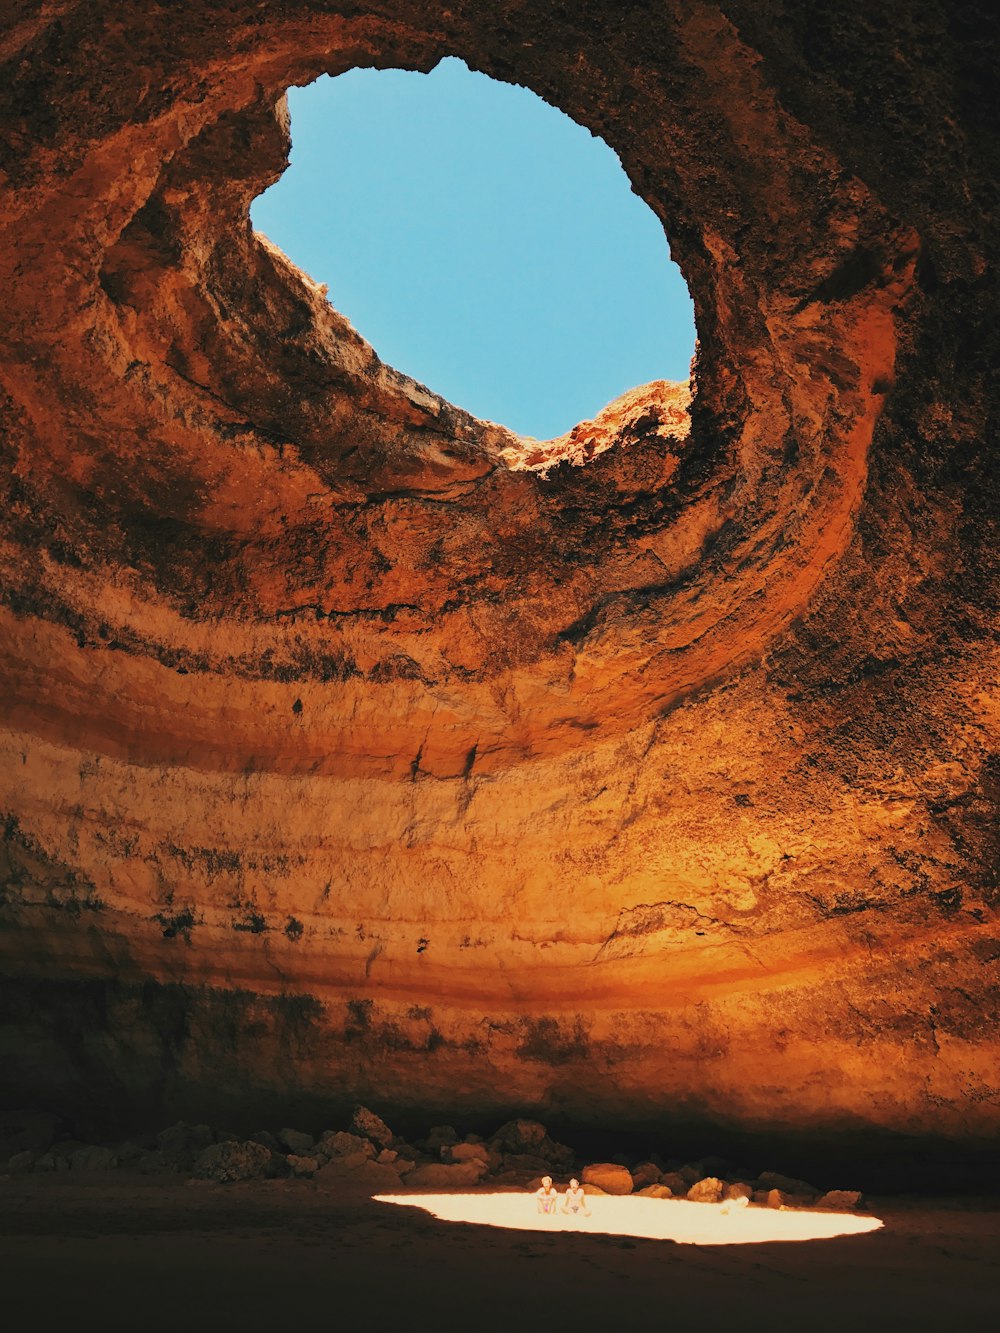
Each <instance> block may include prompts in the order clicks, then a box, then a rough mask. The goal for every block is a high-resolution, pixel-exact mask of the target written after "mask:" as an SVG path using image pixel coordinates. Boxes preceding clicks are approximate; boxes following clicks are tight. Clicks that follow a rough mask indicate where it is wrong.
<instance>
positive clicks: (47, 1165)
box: [35, 1148, 69, 1172]
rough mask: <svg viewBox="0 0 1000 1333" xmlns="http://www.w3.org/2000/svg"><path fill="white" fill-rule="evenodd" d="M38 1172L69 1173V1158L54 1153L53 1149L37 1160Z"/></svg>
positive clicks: (36, 1167) (36, 1168)
mask: <svg viewBox="0 0 1000 1333" xmlns="http://www.w3.org/2000/svg"><path fill="white" fill-rule="evenodd" d="M35 1170H36V1171H43V1172H44V1171H68V1170H69V1158H68V1157H63V1156H62V1155H61V1154H60V1153H57V1152H54V1151H53V1150H52V1149H51V1148H50V1149H49V1150H48V1152H43V1153H42V1154H41V1156H40V1157H37V1158H36V1159H35Z"/></svg>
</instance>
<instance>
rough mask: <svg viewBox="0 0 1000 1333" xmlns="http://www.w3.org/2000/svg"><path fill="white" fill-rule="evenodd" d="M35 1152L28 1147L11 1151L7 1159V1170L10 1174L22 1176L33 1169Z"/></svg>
mask: <svg viewBox="0 0 1000 1333" xmlns="http://www.w3.org/2000/svg"><path fill="white" fill-rule="evenodd" d="M34 1165H35V1154H34V1153H33V1152H32V1151H31V1149H30V1148H25V1149H24V1151H23V1152H16V1153H13V1154H12V1155H11V1156H10V1157H9V1158H8V1160H7V1170H8V1171H9V1172H10V1174H11V1175H12V1176H24V1175H27V1174H28V1172H29V1171H31V1170H33V1169H34Z"/></svg>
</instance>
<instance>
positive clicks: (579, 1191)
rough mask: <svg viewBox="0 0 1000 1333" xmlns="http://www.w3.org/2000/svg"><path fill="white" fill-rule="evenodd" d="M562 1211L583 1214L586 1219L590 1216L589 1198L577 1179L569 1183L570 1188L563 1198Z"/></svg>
mask: <svg viewBox="0 0 1000 1333" xmlns="http://www.w3.org/2000/svg"><path fill="white" fill-rule="evenodd" d="M562 1210H563V1212H564V1213H582V1214H583V1216H584V1217H589V1216H590V1209H589V1208H588V1207H587V1196H586V1194H584V1192H583V1186H582V1185H581V1184H580V1182H579V1181H578V1180H577V1179H576V1178H575V1177H574V1178H573V1180H571V1181H570V1182H569V1188H568V1189H567V1190H566V1193H565V1195H564V1196H563V1207H562Z"/></svg>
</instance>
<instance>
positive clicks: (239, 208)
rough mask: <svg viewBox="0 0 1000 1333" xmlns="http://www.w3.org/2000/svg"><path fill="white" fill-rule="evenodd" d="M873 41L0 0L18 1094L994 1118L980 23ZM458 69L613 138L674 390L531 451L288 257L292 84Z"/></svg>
mask: <svg viewBox="0 0 1000 1333" xmlns="http://www.w3.org/2000/svg"><path fill="white" fill-rule="evenodd" d="M961 9H962V7H961V6H959V10H961ZM867 12H868V11H867V10H866V9H865V7H864V6H862V5H861V4H860V0H845V3H844V4H843V5H841V6H839V7H838V15H839V17H838V18H836V19H834V18H832V17H830V16H829V15H826V14H824V15H817V14H813V13H811V12H807V11H806V7H802V6H798V7H795V6H789V7H788V9H787V11H786V9H784V8H783V7H782V5H781V4H780V3H775V4H767V5H764V6H761V5H756V4H755V5H750V4H749V3H748V2H747V3H742V2H741V3H731V2H730V0H720V2H719V3H702V2H701V0H694V2H693V3H683V4H682V3H680V0H665V3H664V4H662V5H657V6H655V7H642V6H623V7H622V6H608V5H603V4H599V3H596V2H595V0H582V3H581V4H580V5H578V6H572V7H569V8H566V7H555V8H554V7H553V6H552V5H550V4H546V3H542V0H524V2H523V3H519V4H502V5H499V6H498V5H495V4H486V3H485V2H484V0H467V2H462V3H458V4H456V5H454V6H452V7H450V8H448V9H446V10H442V9H441V8H440V7H439V6H434V5H430V4H427V3H425V2H424V0H402V2H401V3H400V2H396V3H393V4H387V3H363V4H347V3H334V4H328V3H320V2H319V0H297V2H296V0H283V2H281V3H279V2H278V0H271V2H269V3H264V4H251V3H240V2H239V0H234V2H233V3H231V4H227V5H226V6H216V5H209V4H207V3H199V4H191V5H186V6H183V7H177V8H174V7H169V8H168V7H157V6H152V7H151V6H149V5H140V4H138V3H133V0H125V2H124V3H122V2H121V0H116V2H115V3H112V2H111V0H88V2H87V3H83V0H60V2H59V3H45V4H42V3H31V2H30V0H24V2H22V3H16V4H15V5H14V8H13V11H11V10H10V8H9V7H8V9H7V10H5V11H4V13H5V17H3V18H0V129H2V145H0V151H2V156H0V278H2V291H3V307H4V308H3V315H2V318H0V342H2V350H0V449H2V453H3V463H4V469H3V486H4V499H3V504H2V506H0V580H2V598H0V726H2V731H0V754H2V759H0V810H2V812H3V814H4V817H5V821H6V822H5V824H4V830H5V832H4V840H3V843H2V844H0V872H2V874H0V883H2V889H0V893H2V899H0V903H2V905H0V967H2V971H3V978H4V980H3V982H2V987H0V989H2V994H3V996H4V1005H3V1012H4V1015H5V1022H4V1025H3V1026H2V1028H0V1055H2V1057H3V1060H4V1064H5V1069H6V1071H7V1073H8V1076H9V1077H8V1092H7V1093H6V1094H5V1095H6V1096H8V1098H10V1099H13V1100H15V1101H28V1100H30V1101H33V1102H35V1103H36V1104H37V1103H45V1104H48V1105H52V1106H57V1105H58V1106H60V1107H70V1106H77V1107H80V1106H86V1107H88V1108H91V1109H93V1108H97V1109H100V1108H102V1107H107V1106H108V1105H109V1104H110V1103H112V1102H114V1103H115V1104H125V1103H127V1104H129V1105H131V1106H134V1107H143V1106H165V1105H170V1106H173V1107H176V1108H181V1109H183V1108H186V1107H198V1108H199V1109H200V1110H201V1112H202V1113H203V1114H204V1113H207V1112H208V1110H209V1109H210V1105H211V1106H212V1107H214V1106H218V1107H220V1108H223V1107H224V1108H226V1109H227V1110H229V1111H230V1112H231V1113H232V1112H233V1110H234V1108H239V1107H246V1106H248V1105H254V1106H257V1105H263V1104H264V1103H265V1102H267V1101H268V1099H270V1101H272V1102H273V1103H275V1104H278V1103H281V1104H289V1103H291V1102H293V1101H294V1102H298V1103H300V1104H302V1105H305V1104H307V1103H309V1104H316V1105H320V1104H322V1105H330V1104H334V1103H347V1102H350V1101H353V1100H354V1099H355V1098H358V1097H360V1098H362V1099H363V1100H365V1101H366V1102H373V1103H374V1104H376V1105H377V1106H379V1107H382V1108H385V1109H389V1108H412V1109H421V1110H433V1111H445V1110H448V1111H453V1112H454V1113H455V1114H456V1115H458V1114H461V1115H464V1116H468V1117H474V1116H480V1115H483V1116H485V1115H493V1114H495V1113H503V1112H506V1111H508V1110H514V1109H516V1110H531V1111H535V1112H537V1113H540V1114H543V1115H545V1116H549V1117H551V1118H554V1119H555V1120H560V1119H561V1120H563V1121H574V1120H575V1121H579V1122H582V1121H591V1122H603V1123H617V1124H634V1125H637V1126H640V1125H655V1126H661V1127H669V1126H671V1125H679V1124H682V1123H685V1122H693V1121H694V1122H698V1121H700V1122H705V1121H708V1122H711V1123H716V1124H719V1125H728V1126H731V1127H734V1128H737V1129H740V1130H750V1131H762V1132H764V1131H766V1132H775V1131H782V1130H786V1129H787V1130H793V1131H796V1132H798V1133H803V1134H819V1135H822V1134H842V1135H846V1136H848V1137H849V1136H852V1135H854V1136H862V1137H863V1136H866V1135H870V1134H872V1133H874V1132H880V1131H887V1132H889V1131H891V1132H893V1133H895V1134H900V1135H904V1136H911V1137H912V1136H916V1137H918V1138H919V1137H922V1138H939V1139H945V1140H964V1141H967V1142H976V1141H979V1140H985V1139H987V1138H988V1137H989V1136H991V1135H993V1134H995V1132H996V1130H997V1127H998V1121H1000V1048H998V1043H997V1026H996V1025H997V1019H998V1016H1000V1015H998V998H997V997H998V987H997V982H998V960H1000V930H998V924H997V902H998V879H997V852H998V843H997V818H996V814H997V810H996V807H997V801H998V793H1000V762H998V759H997V750H998V744H997V730H998V727H997V711H998V705H997V680H998V670H997V654H996V644H997V638H996V620H995V610H996V587H997V579H996V575H997V562H996V543H995V537H996V532H995V524H996V514H997V512H998V511H1000V506H998V505H997V495H996V488H995V470H991V465H990V457H989V452H988V443H987V441H988V430H987V423H988V420H989V411H990V401H989V392H990V388H991V386H990V381H989V379H988V375H989V370H990V366H991V364H992V354H993V352H994V351H995V343H996V315H995V310H996V308H997V307H996V293H995V291H994V284H995V275H994V270H992V269H991V268H990V267H989V259H990V257H991V250H990V244H991V238H993V237H995V221H993V222H991V218H990V212H989V207H990V192H989V188H988V187H989V180H990V176H989V170H988V169H989V162H988V160H987V154H986V153H985V151H984V135H983V131H982V128H981V125H980V123H979V119H978V114H979V113H978V111H977V105H978V103H977V100H976V97H975V95H974V94H975V93H976V90H977V88H982V87H985V85H986V83H987V82H988V78H989V71H990V70H991V69H992V64H991V62H990V60H989V59H988V58H987V54H985V53H988V51H989V49H990V40H989V39H992V37H993V35H994V34H992V33H983V32H979V33H978V34H977V35H976V36H975V40H973V34H972V33H971V32H968V31H965V30H964V29H963V28H962V24H961V22H960V21H959V20H958V19H957V18H954V17H952V18H951V19H949V20H948V22H950V23H951V28H950V29H949V28H948V25H947V22H946V17H945V16H947V15H951V14H952V10H951V9H946V8H945V7H943V6H938V5H936V4H930V5H927V6H921V17H919V18H917V17H914V16H912V15H911V17H910V18H909V20H908V25H909V26H908V27H906V28H905V29H898V28H897V27H896V25H894V24H890V25H886V26H885V27H884V28H876V27H875V25H874V23H873V21H869V19H868V18H867V17H866V15H867ZM955 12H956V13H957V12H958V11H955ZM445 55H459V56H461V57H462V58H463V59H465V60H467V61H468V62H469V63H470V65H472V66H474V67H475V68H478V69H481V70H483V71H485V72H486V73H489V74H492V75H494V76H495V77H498V78H503V79H507V80H511V81H514V82H518V83H522V84H525V85H527V86H529V87H531V88H533V89H534V90H535V91H536V92H538V93H539V94H540V95H542V96H543V97H545V98H547V99H548V100H549V101H551V102H553V103H554V104H556V105H558V106H560V107H561V108H562V109H563V110H564V111H566V112H567V113H568V114H570V115H572V116H573V117H574V118H575V119H577V120H578V121H579V122H580V123H581V124H584V125H586V126H588V127H589V128H590V129H592V130H593V131H594V132H596V133H600V134H601V135H603V136H604V138H605V139H606V140H607V141H608V143H610V144H611V146H612V147H613V148H614V149H615V150H616V151H617V152H618V153H619V155H620V156H621V159H622V162H623V164H624V166H625V168H626V171H627V172H628V174H629V176H630V178H631V180H632V182H633V185H634V187H635V189H636V190H637V191H638V192H639V193H640V194H641V195H642V196H643V198H645V199H646V200H647V202H648V203H649V205H650V206H651V207H652V208H653V209H654V211H655V212H656V213H657V215H658V216H659V217H660V218H661V219H662V220H663V221H664V224H665V226H666V229H667V233H668V235H669V237H670V241H671V246H672V250H673V253H674V256H675V258H676V259H677V260H678V262H679V263H680V264H681V266H682V269H683V271H684V272H685V275H686V277H687V279H688V282H689V284H690V288H691V292H692V295H693V297H694V301H695V307H696V315H697V321H698V329H699V338H700V347H699V353H698V357H697V364H696V367H695V371H694V375H693V381H692V386H691V387H690V389H689V387H688V386H682V385H669V384H665V383H663V382H657V383H654V384H651V385H647V386H644V387H642V388H639V389H636V390H634V391H633V392H632V393H630V394H627V395H625V396H624V397H623V398H622V399H620V400H618V401H617V402H616V403H613V404H611V405H610V406H609V407H608V408H607V409H606V410H605V411H604V412H603V413H601V414H600V415H599V416H598V418H597V419H596V420H595V421H594V422H587V423H582V424H581V425H580V426H578V427H577V428H576V429H575V430H574V431H572V432H570V434H569V435H568V436H566V437H563V438H562V439H561V440H558V441H550V442H541V443H540V442H537V441H525V440H521V439H519V438H518V437H516V436H514V435H513V434H512V433H511V432H509V431H508V430H506V429H505V428H503V427H502V426H498V425H495V424H492V423H484V422H480V421H477V420H475V419H474V418H472V417H470V416H469V415H467V414H466V413H465V412H463V411H461V410H460V409H458V408H456V407H453V406H451V405H450V404H448V403H446V402H444V401H443V400H442V399H440V398H439V397H438V396H437V395H435V394H434V393H433V392H432V391H431V390H429V389H427V388H425V387H424V386H422V385H419V384H416V383H414V382H413V381H412V380H409V379H407V378H406V377H405V376H403V375H400V374H398V373H397V372H396V371H394V370H392V369H391V368H390V367H388V366H386V365H384V364H383V363H382V362H381V361H380V360H379V358H378V356H377V354H376V352H375V350H373V349H372V348H371V347H370V346H368V344H367V343H365V342H364V340H363V339H362V338H361V337H360V336H359V335H358V334H357V333H356V332H355V331H354V330H353V329H352V328H351V327H350V325H349V324H348V323H347V322H346V321H345V320H344V319H343V318H342V317H341V316H340V315H339V314H338V313H337V312H336V311H335V310H334V309H333V308H332V307H331V306H330V305H329V303H328V302H327V300H326V299H325V294H324V292H323V290H322V289H320V288H319V287H318V286H317V285H316V284H315V283H313V282H312V281H311V280H310V279H309V278H308V277H306V276H305V275H304V274H302V273H300V272H299V271H298V270H297V269H296V268H295V267H294V266H293V265H292V264H291V263H290V262H289V261H288V260H287V259H286V258H285V257H284V256H283V255H282V254H281V253H280V252H279V251H277V250H276V248H275V247H273V246H272V245H271V244H270V243H269V242H268V241H267V240H266V238H263V237H261V236H258V235H256V234H255V233H254V232H253V231H252V229H251V227H250V223H249V219H248V208H249V204H250V201H251V200H252V199H253V198H254V197H255V196H256V195H257V194H258V193H259V192H260V191H261V190H262V189H264V188H265V187H266V186H267V185H268V184H270V183H271V182H272V181H273V180H274V179H276V177H277V176H278V174H279V173H280V172H281V171H282V170H283V168H284V166H285V163H286V159H287V151H288V123H287V114H286V111H285V104H284V101H283V94H284V92H285V90H286V89H287V88H288V86H290V85H291V84H303V83H306V82H308V81H310V80H311V79H313V78H314V77H316V76H317V75H318V74H320V73H321V72H324V71H326V72H330V73H338V72H341V71H343V70H346V69H349V68H351V67H353V66H357V65H372V64H375V65H380V66H400V67H404V68H410V69H428V68H430V67H431V66H432V65H433V64H434V63H435V62H436V61H437V60H439V59H440V58H441V57H443V56H445ZM991 227H992V228H993V229H994V230H992V231H991ZM482 317H483V319H484V320H488V319H489V311H488V310H484V311H483V315H482Z"/></svg>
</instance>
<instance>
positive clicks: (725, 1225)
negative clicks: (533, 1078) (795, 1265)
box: [376, 1193, 882, 1245]
mask: <svg viewBox="0 0 1000 1333" xmlns="http://www.w3.org/2000/svg"><path fill="white" fill-rule="evenodd" d="M376 1199H377V1200H378V1202H379V1203H395V1204H402V1205H403V1206H404V1207H408V1208H422V1209H423V1210H424V1211H425V1212H427V1213H430V1214H431V1216H432V1217H439V1218H441V1220H442V1221H444V1222H471V1223H473V1224H475V1225H477V1226H488V1227H504V1228H506V1229H507V1230H511V1231H582V1232H587V1233H589V1234H592V1235H600V1236H636V1237H640V1238H644V1239H647V1240H672V1241H675V1242H676V1243H677V1244H679V1245H752V1244H759V1243H761V1242H764V1241H776V1240H781V1241H786V1240H789V1241H790V1240H796V1241H798V1240H830V1239H832V1238H833V1237H834V1236H856V1235H860V1234H862V1233H863V1232H866V1231H876V1230H878V1228H879V1227H881V1226H882V1222H881V1220H880V1219H879V1218H877V1217H858V1216H856V1215H855V1214H853V1213H827V1212H806V1211H805V1210H800V1209H795V1210H788V1211H787V1212H781V1211H779V1210H778V1209H776V1208H741V1209H738V1210H733V1211H725V1210H724V1208H723V1206H722V1205H719V1204H711V1203H689V1202H688V1201H687V1200H685V1199H643V1198H637V1197H635V1196H634V1195H633V1196H627V1197H624V1198H616V1197H614V1196H613V1195H599V1196H596V1195H594V1196H590V1197H589V1198H588V1200H587V1203H588V1206H589V1208H590V1211H591V1215H590V1217H579V1216H576V1215H569V1216H567V1215H566V1214H564V1213H562V1212H558V1213H556V1214H555V1215H543V1214H541V1213H538V1212H537V1211H536V1208H535V1199H534V1196H533V1195H532V1194H528V1193H524V1194H515V1193H503V1194H486V1193H482V1194H379V1195H376Z"/></svg>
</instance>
